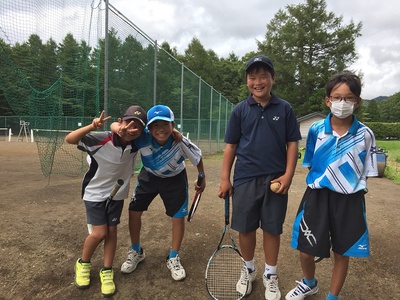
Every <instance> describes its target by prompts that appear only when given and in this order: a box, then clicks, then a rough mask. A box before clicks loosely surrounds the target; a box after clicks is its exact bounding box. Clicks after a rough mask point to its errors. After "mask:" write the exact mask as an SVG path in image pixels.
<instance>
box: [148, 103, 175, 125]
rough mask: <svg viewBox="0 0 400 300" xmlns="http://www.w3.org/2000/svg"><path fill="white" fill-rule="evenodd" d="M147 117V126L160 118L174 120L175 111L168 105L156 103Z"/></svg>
mask: <svg viewBox="0 0 400 300" xmlns="http://www.w3.org/2000/svg"><path fill="white" fill-rule="evenodd" d="M147 119H148V120H149V122H148V123H147V126H149V125H150V124H151V123H153V122H154V121H158V120H162V121H168V122H174V113H173V111H172V110H171V109H170V108H169V107H168V106H165V105H155V106H153V107H152V108H150V109H149V111H148V112H147Z"/></svg>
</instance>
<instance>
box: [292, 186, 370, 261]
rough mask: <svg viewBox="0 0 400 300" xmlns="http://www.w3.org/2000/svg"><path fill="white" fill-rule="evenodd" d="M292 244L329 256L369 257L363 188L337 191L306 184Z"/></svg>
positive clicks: (314, 254)
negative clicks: (342, 192) (348, 191)
mask: <svg viewBox="0 0 400 300" xmlns="http://www.w3.org/2000/svg"><path fill="white" fill-rule="evenodd" d="M291 246H292V247H293V248H295V249H298V250H300V251H301V252H304V253H307V254H310V255H313V256H319V257H324V258H326V257H329V255H330V249H331V248H332V251H334V252H335V253H338V254H340V255H343V256H353V257H368V256H369V255H370V243H369V234H368V227H367V220H366V214H365V199H364V191H359V192H357V193H355V194H340V193H337V192H334V191H331V190H329V189H311V188H310V187H307V189H306V191H305V193H304V196H303V199H302V201H301V203H300V207H299V209H298V212H297V216H296V219H295V221H294V225H293V234H292V243H291Z"/></svg>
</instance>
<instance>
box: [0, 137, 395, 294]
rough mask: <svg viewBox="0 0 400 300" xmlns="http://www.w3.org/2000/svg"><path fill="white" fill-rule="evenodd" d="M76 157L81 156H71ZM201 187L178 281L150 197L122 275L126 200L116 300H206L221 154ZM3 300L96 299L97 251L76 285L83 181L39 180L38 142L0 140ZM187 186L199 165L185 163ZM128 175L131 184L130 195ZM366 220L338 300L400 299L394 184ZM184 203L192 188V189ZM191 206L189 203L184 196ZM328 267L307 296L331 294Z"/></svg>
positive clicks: (164, 221) (287, 278) (290, 268)
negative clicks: (361, 251)
mask: <svg viewBox="0 0 400 300" xmlns="http://www.w3.org/2000/svg"><path fill="white" fill-rule="evenodd" d="M76 151H78V150H76ZM204 161H205V168H206V175H207V188H206V191H205V192H204V194H203V197H202V199H201V203H200V206H199V208H198V210H197V212H196V215H195V217H194V220H193V221H192V222H191V223H186V224H187V226H186V233H185V239H184V241H183V245H182V249H181V252H180V253H181V254H180V255H181V257H182V264H183V266H184V267H185V269H186V272H187V277H186V279H185V280H184V281H182V282H175V281H174V280H173V279H172V278H171V276H170V273H169V270H168V269H167V268H166V266H165V257H166V255H167V253H168V249H169V245H170V239H171V233H170V228H171V227H170V225H171V224H170V220H169V219H168V218H167V217H166V215H165V214H164V208H163V205H162V202H161V200H160V199H156V200H155V201H154V202H153V203H152V205H151V206H150V209H149V211H148V212H147V213H145V214H144V218H143V227H142V245H143V248H144V249H145V252H146V259H145V260H144V261H143V262H142V263H141V264H139V266H138V268H137V269H136V270H135V271H134V272H133V273H132V274H129V275H123V274H121V272H120V271H119V268H120V266H121V263H122V262H123V261H124V260H125V258H126V254H127V250H128V245H129V236H128V226H127V225H128V218H127V216H128V212H127V203H128V200H127V201H126V202H125V207H124V212H123V215H122V220H121V224H120V226H119V229H118V230H119V241H118V247H117V254H116V257H115V261H114V271H115V283H116V286H117V294H116V295H115V296H114V297H113V299H154V300H155V299H160V300H161V299H192V300H197V299H199V300H200V299H209V296H208V294H207V292H206V289H205V284H204V273H205V268H206V264H207V260H208V258H209V257H210V255H211V253H212V252H213V251H214V249H215V247H216V245H217V243H218V241H219V238H220V236H221V230H222V226H223V221H224V217H223V214H224V212H223V201H222V200H221V199H219V198H217V196H216V194H217V191H218V186H219V178H220V171H221V156H215V157H213V156H207V157H205V160H204ZM0 166H1V169H0V178H1V189H0V212H1V218H0V227H1V228H2V229H1V231H0V253H1V255H0V279H1V281H0V299H13V300H15V299H102V296H101V293H100V282H99V277H98V271H99V269H100V268H101V267H102V248H101V247H99V248H98V249H97V251H96V253H95V255H94V257H93V259H92V276H91V279H92V284H91V287H90V288H89V289H87V290H78V289H77V288H76V287H75V286H74V263H75V260H76V259H77V258H78V257H79V256H80V253H81V248H82V244H83V240H84V238H85V236H86V234H87V227H86V222H85V221H86V220H85V211H84V205H83V203H82V200H81V199H80V184H81V178H80V177H66V176H61V175H54V176H52V177H51V178H50V181H49V180H48V178H45V177H44V176H43V175H42V173H41V170H40V164H39V158H38V154H37V149H36V145H35V144H34V143H28V142H5V141H0ZM187 169H188V176H189V180H190V181H191V182H193V181H194V180H195V178H196V168H195V167H193V166H191V165H190V163H188V168H187ZM305 175H306V170H305V169H304V168H302V167H301V166H300V165H299V166H298V168H297V171H296V175H295V177H294V181H293V184H292V187H291V190H290V195H289V209H288V213H287V217H286V224H285V228H284V233H283V235H282V243H281V251H280V258H279V265H278V273H279V279H280V289H281V292H282V295H283V296H284V295H285V294H286V293H287V292H288V291H289V290H290V289H292V288H293V287H294V285H295V282H294V281H295V280H299V279H300V278H301V270H300V266H299V262H298V253H297V252H296V251H295V250H293V249H291V248H290V246H289V244H290V236H291V226H292V222H293V220H294V217H295V214H296V211H297V207H298V203H299V202H300V200H301V197H302V194H303V192H304V189H305ZM134 182H135V178H134V179H133V182H132V183H131V190H132V187H133V183H134ZM368 188H369V193H368V194H367V195H366V199H367V218H368V222H369V228H370V234H371V244H372V245H371V248H372V255H371V257H370V258H368V259H352V260H351V262H350V269H349V274H348V278H347V281H346V283H345V286H344V288H343V291H342V294H341V298H340V299H351V300H353V299H362V300H369V299H371V300H372V299H374V300H375V299H385V300H387V299H399V298H400V285H399V282H400V270H399V266H400V254H399V247H400V242H399V241H400V231H399V229H400V219H399V217H398V216H399V214H400V196H399V195H400V186H398V185H395V184H394V183H393V182H392V181H390V180H388V179H386V178H372V179H370V180H369V182H368ZM190 195H191V197H192V195H193V191H192V190H191V194H190ZM190 201H191V200H190ZM260 237H261V234H259V237H258V238H259V240H258V245H257V252H256V265H257V267H258V269H259V272H258V276H257V279H256V281H255V282H254V285H253V292H252V294H251V295H250V296H248V297H247V299H254V300H258V299H264V288H263V284H262V278H261V275H262V271H261V270H262V268H263V255H262V249H261V239H260ZM331 266H332V262H331V260H330V259H326V260H323V261H322V262H320V263H319V265H318V266H317V278H318V280H319V285H320V291H319V293H318V294H317V295H315V296H310V297H308V298H307V299H310V300H323V299H325V297H326V294H327V291H328V288H329V278H330V270H331Z"/></svg>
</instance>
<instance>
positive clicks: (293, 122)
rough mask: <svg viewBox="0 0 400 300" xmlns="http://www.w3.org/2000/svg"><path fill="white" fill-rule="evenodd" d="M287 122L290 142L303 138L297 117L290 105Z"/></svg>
mask: <svg viewBox="0 0 400 300" xmlns="http://www.w3.org/2000/svg"><path fill="white" fill-rule="evenodd" d="M286 122H287V128H288V130H287V133H286V134H287V141H288V142H296V141H299V140H301V132H300V127H299V125H298V123H297V118H296V116H295V114H294V111H293V109H292V107H291V106H290V105H289V108H288V111H287V114H286Z"/></svg>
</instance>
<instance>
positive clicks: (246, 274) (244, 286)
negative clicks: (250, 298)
mask: <svg viewBox="0 0 400 300" xmlns="http://www.w3.org/2000/svg"><path fill="white" fill-rule="evenodd" d="M256 275H257V271H256V270H255V269H254V271H252V272H250V270H249V269H248V268H247V267H246V266H243V268H242V270H241V272H240V279H239V280H238V282H237V283H236V291H237V292H238V293H240V294H242V295H248V294H250V293H251V291H252V290H253V284H252V282H253V281H254V279H256Z"/></svg>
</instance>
